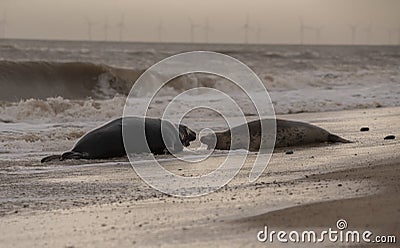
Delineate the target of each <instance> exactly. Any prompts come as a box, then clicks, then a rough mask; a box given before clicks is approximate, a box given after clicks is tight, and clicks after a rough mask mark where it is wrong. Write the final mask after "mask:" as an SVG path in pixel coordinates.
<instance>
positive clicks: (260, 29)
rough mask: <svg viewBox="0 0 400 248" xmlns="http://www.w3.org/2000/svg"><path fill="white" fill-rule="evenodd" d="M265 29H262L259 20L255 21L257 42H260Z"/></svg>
mask: <svg viewBox="0 0 400 248" xmlns="http://www.w3.org/2000/svg"><path fill="white" fill-rule="evenodd" d="M265 31H266V30H265V29H263V28H262V27H261V25H260V23H259V22H257V30H256V32H257V42H258V43H261V34H262V33H264V32H265Z"/></svg>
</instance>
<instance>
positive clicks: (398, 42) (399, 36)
mask: <svg viewBox="0 0 400 248" xmlns="http://www.w3.org/2000/svg"><path fill="white" fill-rule="evenodd" d="M394 31H395V32H397V44H398V45H400V26H399V27H398V28H396V29H395V30H394Z"/></svg>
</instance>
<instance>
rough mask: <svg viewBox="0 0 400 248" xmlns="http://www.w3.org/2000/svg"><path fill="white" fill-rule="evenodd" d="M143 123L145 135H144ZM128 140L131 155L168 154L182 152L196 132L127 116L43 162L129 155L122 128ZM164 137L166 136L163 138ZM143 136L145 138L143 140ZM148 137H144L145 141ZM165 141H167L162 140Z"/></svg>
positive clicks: (84, 137)
mask: <svg viewBox="0 0 400 248" xmlns="http://www.w3.org/2000/svg"><path fill="white" fill-rule="evenodd" d="M143 123H144V127H145V132H146V136H144V135H143ZM123 125H124V129H125V130H127V131H126V132H127V134H129V137H128V138H127V139H126V140H125V142H128V144H127V147H128V148H129V150H128V153H153V154H167V153H169V152H170V151H173V152H180V151H182V150H183V147H184V146H189V145H190V142H191V141H193V140H195V139H196V133H195V132H194V131H192V130H191V129H189V128H188V127H186V126H185V125H174V124H172V123H170V122H169V121H166V120H162V119H156V118H143V117H133V116H132V117H124V120H123V119H122V118H118V119H115V120H113V121H110V122H108V123H106V124H104V125H103V126H100V127H98V128H96V129H94V130H92V131H90V132H88V133H86V134H85V135H84V136H82V137H81V138H80V139H79V140H78V142H77V143H76V144H75V145H74V147H73V148H72V150H71V151H68V152H65V153H63V154H61V155H51V156H48V157H45V158H43V159H42V160H41V162H42V163H45V162H49V161H52V160H65V159H108V158H114V157H123V156H126V150H125V146H124V138H123V135H122V126H123ZM163 135H164V137H163ZM140 137H143V138H140ZM144 137H145V138H144ZM163 138H164V139H163Z"/></svg>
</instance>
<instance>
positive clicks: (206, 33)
mask: <svg viewBox="0 0 400 248" xmlns="http://www.w3.org/2000/svg"><path fill="white" fill-rule="evenodd" d="M203 29H204V36H205V37H204V38H205V41H206V43H208V42H209V38H210V31H212V30H213V29H212V28H211V27H210V23H209V21H208V18H207V19H206V22H205V24H204V27H203Z"/></svg>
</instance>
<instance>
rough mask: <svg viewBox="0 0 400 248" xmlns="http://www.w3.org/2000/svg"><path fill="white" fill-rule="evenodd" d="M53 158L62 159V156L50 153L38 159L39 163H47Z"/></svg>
mask: <svg viewBox="0 0 400 248" xmlns="http://www.w3.org/2000/svg"><path fill="white" fill-rule="evenodd" d="M53 160H59V161H60V160H62V158H61V155H50V156H47V157H44V158H42V160H40V163H42V164H43V163H47V162H50V161H53Z"/></svg>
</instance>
